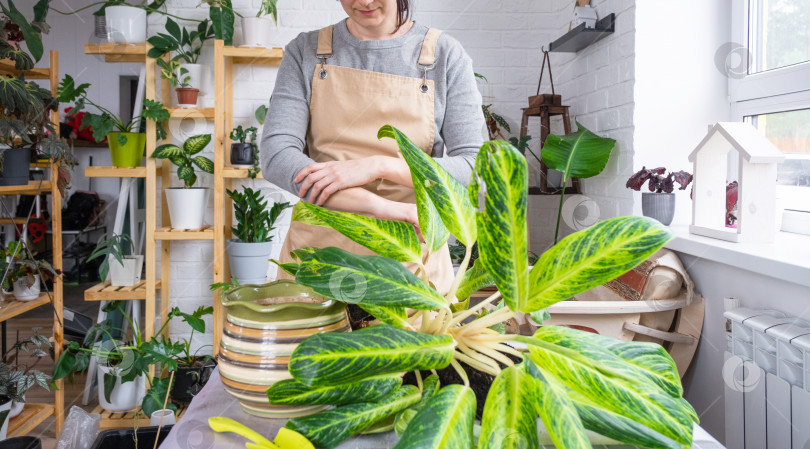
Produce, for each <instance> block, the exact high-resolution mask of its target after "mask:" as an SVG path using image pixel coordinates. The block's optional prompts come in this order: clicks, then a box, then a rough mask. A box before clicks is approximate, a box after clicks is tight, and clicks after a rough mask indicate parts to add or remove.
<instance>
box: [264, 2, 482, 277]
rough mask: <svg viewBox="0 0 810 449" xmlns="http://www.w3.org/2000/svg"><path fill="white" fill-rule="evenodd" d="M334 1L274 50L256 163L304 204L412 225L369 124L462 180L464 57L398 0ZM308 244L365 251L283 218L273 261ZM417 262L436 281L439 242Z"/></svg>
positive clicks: (390, 155)
mask: <svg viewBox="0 0 810 449" xmlns="http://www.w3.org/2000/svg"><path fill="white" fill-rule="evenodd" d="M340 2H341V5H342V6H343V9H344V10H345V11H346V14H348V16H349V17H348V18H347V19H345V20H344V21H342V22H340V23H338V24H336V25H333V26H330V27H327V28H324V29H322V30H320V31H313V32H309V33H302V34H301V35H299V36H298V37H297V38H296V39H294V40H293V41H292V42H291V43H290V44H289V45H288V46H287V48H286V50H285V55H284V59H283V60H282V62H281V67H280V68H279V72H278V77H277V79H276V85H275V90H274V91H273V96H272V99H271V101H270V109H269V113H268V115H267V117H268V118H267V120H266V121H265V125H264V132H263V134H262V143H261V162H262V173H264V176H265V178H266V179H267V180H268V181H270V182H272V183H273V184H276V185H278V186H280V187H282V188H284V189H286V190H288V191H290V192H292V193H294V194H296V195H298V196H299V197H300V198H301V199H302V200H305V201H308V202H310V203H313V204H317V205H320V206H323V207H326V208H329V209H333V210H339V211H347V212H353V213H357V214H362V215H366V216H371V217H376V218H381V219H388V220H400V221H406V222H410V223H412V224H414V225H418V219H417V212H416V206H415V205H414V194H413V184H412V181H411V176H410V172H409V170H408V166H407V164H406V163H405V161H404V160H403V159H402V157H401V156H400V153H399V149H398V147H397V145H396V143H395V142H394V141H393V140H392V139H383V140H378V139H377V131H378V130H379V129H380V128H381V127H382V126H383V125H386V124H390V125H393V126H394V127H396V128H398V129H399V130H401V131H402V132H404V133H405V134H406V135H407V136H408V137H409V138H410V139H411V140H413V141H414V143H415V144H416V145H418V146H419V147H420V148H421V149H422V150H423V151H425V152H426V153H428V154H430V155H431V156H433V157H434V158H436V162H437V163H439V165H441V166H442V167H444V168H445V169H446V170H447V171H448V172H450V174H452V175H453V176H454V177H455V178H456V179H458V180H459V181H461V182H462V183H464V184H467V182H469V177H470V173H471V171H472V167H473V164H474V161H475V156H476V154H477V153H478V149H479V148H480V146H481V144H482V140H483V139H482V130H483V126H484V118H483V115H482V112H481V96H480V94H479V92H478V89H477V86H476V82H475V76H474V73H473V69H472V61H471V60H470V58H469V56H467V54H466V53H465V52H464V49H463V48H462V47H461V45H460V44H459V43H458V42H457V41H456V40H454V39H453V38H451V37H449V36H447V35H445V34H441V31H438V30H435V29H428V28H427V27H426V26H424V25H421V24H417V23H415V22H413V21H412V20H410V19H409V17H410V12H411V8H410V1H409V0H340ZM445 147H446V148H445ZM310 246H314V247H326V246H337V247H340V248H343V249H345V250H347V251H350V252H353V253H356V254H371V253H370V252H369V251H368V250H367V249H365V248H363V247H362V246H360V245H357V244H355V243H354V242H352V241H351V240H349V239H347V238H345V237H343V236H342V235H341V234H339V233H337V232H336V231H333V230H331V229H325V228H321V227H315V226H310V225H305V224H302V223H298V222H293V223H292V225H291V227H290V231H289V233H288V234H287V239H286V241H285V243H284V247H283V248H282V252H281V258H282V261H290V256H289V253H290V251H291V250H294V249H296V248H302V247H310ZM425 266H426V268H427V270H428V274H429V276H430V279H431V281H432V282H433V283H434V285H436V287H437V288H438V289H439V291H440V292H441V291H447V290H448V289H449V287H450V282H451V281H452V275H453V272H452V266H451V263H450V256H449V253H448V251H447V246H446V245H445V247H444V248H442V249H441V250H440V251H438V252H436V253H434V254H432V255H431V256H430V257H429V258H428V260H427V261H426V263H425ZM409 268H410V267H409ZM281 275H283V273H280V277H281Z"/></svg>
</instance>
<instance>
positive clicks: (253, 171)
mask: <svg viewBox="0 0 810 449" xmlns="http://www.w3.org/2000/svg"><path fill="white" fill-rule="evenodd" d="M256 114H257V118H258V114H259V110H258V109H257V110H256ZM265 114H266V112H265ZM263 121H264V118H262V121H261V122H263ZM257 131H258V129H256V127H255V126H251V127H250V128H247V129H243V128H242V125H239V126H237V127H236V128H234V129H232V130H231V141H232V142H238V143H242V144H245V143H246V144H249V145H250V148H251V151H252V152H253V166H252V167H250V168H249V169H248V177H249V178H250V179H256V176H257V175H258V174H259V171H260V170H261V168H260V167H259V146H258V145H256V133H257Z"/></svg>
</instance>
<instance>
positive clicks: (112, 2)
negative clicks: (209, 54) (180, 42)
mask: <svg viewBox="0 0 810 449" xmlns="http://www.w3.org/2000/svg"><path fill="white" fill-rule="evenodd" d="M40 1H43V2H46V3H50V1H51V0H40ZM165 4H166V0H151V1H150V0H143V1H141V2H139V3H135V2H127V1H125V0H103V1H99V2H94V3H90V4H89V5H85V6H83V7H81V8H77V9H71V10H70V11H69V12H66V11H60V10H58V9H56V8H54V7H50V9H51V10H52V11H53V12H55V13H57V14H61V15H63V16H69V15H72V14H78V13H80V12H82V11H84V10H87V9H90V8H93V7H95V6H98V7H99V8H98V9H97V10H96V11H95V12H93V15H94V16H99V17H103V16H105V15H107V8H108V7H110V6H131V7H133V8H140V9H143V10H144V11H146V15H147V16H148V15H150V14H152V13H158V14H161V15H164V16H167V17H174V18H175V19H178V20H184V21H187V22H201V21H200V20H197V19H191V18H186V17H180V16H177V15H175V14H170V13H169V12H168V11H166V7H165Z"/></svg>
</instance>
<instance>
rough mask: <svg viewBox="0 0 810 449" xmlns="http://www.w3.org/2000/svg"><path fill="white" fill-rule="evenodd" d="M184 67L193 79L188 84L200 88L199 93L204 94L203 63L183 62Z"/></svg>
mask: <svg viewBox="0 0 810 449" xmlns="http://www.w3.org/2000/svg"><path fill="white" fill-rule="evenodd" d="M183 68H184V69H186V70H188V73H187V74H186V76H190V77H191V80H189V82H188V84H189V87H190V88H192V89H199V90H200V93H199V95H204V94H205V92H203V90H202V85H203V79H202V77H203V65H202V64H183Z"/></svg>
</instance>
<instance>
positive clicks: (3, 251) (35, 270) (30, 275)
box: [0, 241, 62, 291]
mask: <svg viewBox="0 0 810 449" xmlns="http://www.w3.org/2000/svg"><path fill="white" fill-rule="evenodd" d="M37 274H38V275H39V278H40V280H42V281H43V282H47V281H51V280H53V279H55V278H56V277H58V276H60V275H61V274H62V272H61V271H60V270H57V269H55V268H54V267H53V266H52V265H51V264H50V263H48V261H46V260H41V259H37V258H36V257H35V255H34V254H33V253H32V252H31V250H30V249H28V247H27V245H24V244H22V243H21V242H16V241H11V242H8V245H7V247H6V248H2V247H0V276H2V282H0V285H2V287H3V290H5V291H11V289H12V288H13V286H14V283H15V282H17V281H19V280H21V279H24V280H25V284H26V286H27V287H31V286H32V285H34V282H36V278H35V277H34V276H35V275H37Z"/></svg>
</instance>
